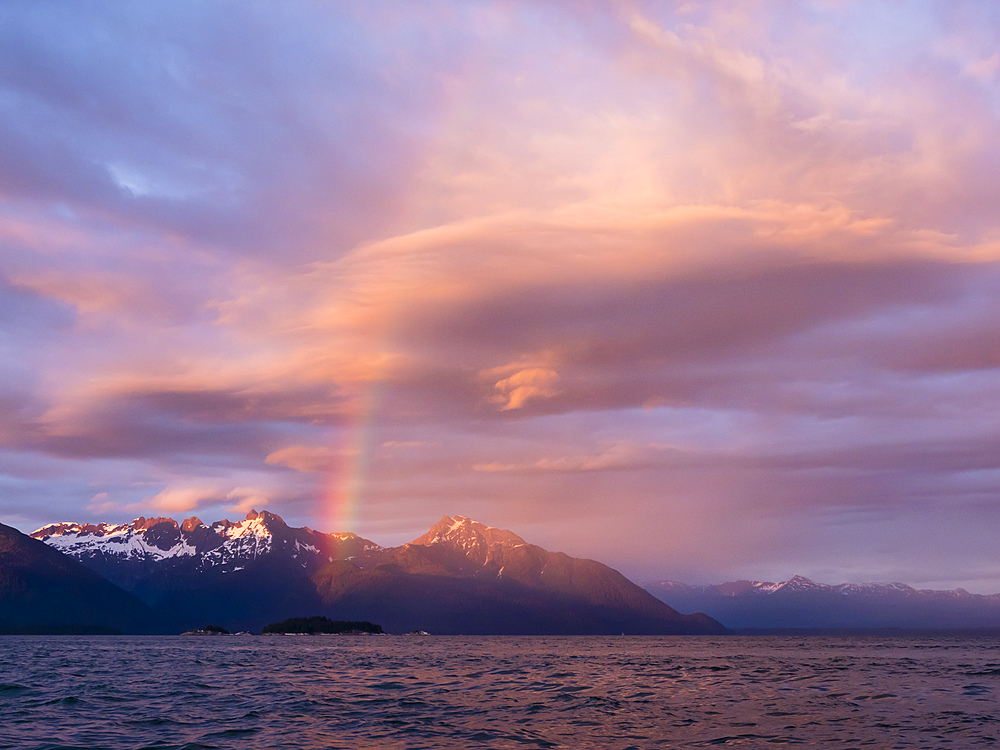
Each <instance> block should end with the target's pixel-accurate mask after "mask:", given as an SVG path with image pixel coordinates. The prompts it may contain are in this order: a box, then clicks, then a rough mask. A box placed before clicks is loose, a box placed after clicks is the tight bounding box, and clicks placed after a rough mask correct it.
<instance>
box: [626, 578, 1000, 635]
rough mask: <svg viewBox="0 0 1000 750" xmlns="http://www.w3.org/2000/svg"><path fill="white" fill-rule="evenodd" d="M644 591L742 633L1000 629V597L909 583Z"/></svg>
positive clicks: (665, 586)
mask: <svg viewBox="0 0 1000 750" xmlns="http://www.w3.org/2000/svg"><path fill="white" fill-rule="evenodd" d="M644 588H645V589H646V590H647V591H649V592H650V593H651V594H653V595H654V596H656V597H657V598H658V599H660V600H661V601H663V602H664V603H666V604H669V605H670V606H671V607H675V608H677V609H679V610H681V611H689V610H691V609H693V610H697V611H699V612H705V613H706V614H708V615H709V616H711V617H714V618H716V619H718V620H719V621H720V622H723V623H725V624H726V626H727V627H730V628H734V629H747V630H750V629H775V628H778V629H805V628H809V629H812V628H826V629H838V628H839V629H874V628H901V629H922V630H925V629H977V628H1000V594H991V595H984V594H970V593H969V592H968V591H964V590H963V589H955V590H951V591H935V590H929V589H915V588H913V587H911V586H907V585H906V584H905V583H888V584H879V583H863V584H851V583H842V584H837V585H830V584H824V583H817V582H815V581H812V580H810V579H808V578H805V577H803V576H794V577H793V578H791V579H789V580H787V581H781V582H777V583H775V582H770V581H732V582H729V583H722V584H716V585H710V586H689V585H686V584H683V583H677V582H676V581H658V582H654V583H648V584H646V585H645V586H644Z"/></svg>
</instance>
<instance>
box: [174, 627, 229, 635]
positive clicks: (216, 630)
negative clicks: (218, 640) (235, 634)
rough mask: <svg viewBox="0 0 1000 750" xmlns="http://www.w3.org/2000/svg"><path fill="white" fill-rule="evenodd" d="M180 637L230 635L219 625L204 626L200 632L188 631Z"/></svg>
mask: <svg viewBox="0 0 1000 750" xmlns="http://www.w3.org/2000/svg"><path fill="white" fill-rule="evenodd" d="M181 635H232V633H230V632H229V631H228V630H226V629H225V628H224V627H222V626H220V625H206V626H205V627H203V628H202V629H201V630H188V631H186V632H184V633H181Z"/></svg>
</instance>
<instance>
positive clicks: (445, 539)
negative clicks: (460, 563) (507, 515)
mask: <svg viewBox="0 0 1000 750" xmlns="http://www.w3.org/2000/svg"><path fill="white" fill-rule="evenodd" d="M410 544H419V545H423V546H431V545H433V544H447V545H449V546H452V547H455V548H457V549H459V550H461V551H462V552H465V553H466V554H468V553H471V552H474V551H476V550H488V549H489V548H490V547H493V546H494V545H500V546H502V547H517V546H520V545H523V544H526V542H525V541H524V540H523V539H522V538H521V537H519V536H518V535H517V534H515V533H514V532H513V531H507V530H506V529H498V528H495V527H493V526H487V525H485V524H482V523H480V522H479V521H474V520H473V519H471V518H467V517H466V516H455V517H454V518H452V517H451V516H445V517H444V518H442V519H441V520H440V521H438V522H437V523H436V524H435V525H434V526H432V527H431V528H430V530H429V531H428V532H427V533H426V534H424V535H423V536H420V537H418V538H417V539H414V540H413V541H412V542H410Z"/></svg>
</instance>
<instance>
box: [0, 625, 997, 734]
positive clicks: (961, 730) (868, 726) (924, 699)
mask: <svg viewBox="0 0 1000 750" xmlns="http://www.w3.org/2000/svg"><path fill="white" fill-rule="evenodd" d="M998 698H1000V640H998V639H996V638H981V639H979V638H966V639H963V638H948V637H926V638H904V637H886V638H879V637H862V638H825V637H824V638H821V637H770V636H755V637H724V638H713V637H663V638H658V637H526V638H522V637H445V636H442V637H435V636H430V637H418V636H381V637H380V636H375V637H363V636H299V637H289V636H285V637H263V636H233V637H191V636H188V637H182V636H178V637H77V638H74V637H61V636H42V637H28V636H2V637H0V748H17V750H41V749H42V748H45V749H47V750H54V749H55V748H75V749H82V748H116V749H117V748H157V750H165V749H168V748H189V749H192V750H193V749H195V748H254V749H258V748H259V749H267V748H296V749H302V748H351V749H352V750H356V749H357V748H518V749H522V748H620V749H624V748H689V747H690V748H697V747H723V748H772V747H782V746H786V745H792V746H799V747H822V748H879V749H884V748H917V747H920V748H949V747H950V748H970V747H979V746H984V747H988V746H998V745H1000V705H998Z"/></svg>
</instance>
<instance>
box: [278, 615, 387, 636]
mask: <svg viewBox="0 0 1000 750" xmlns="http://www.w3.org/2000/svg"><path fill="white" fill-rule="evenodd" d="M264 632H265V633H382V632H383V630H382V626H381V625H376V624H374V623H371V622H365V621H362V622H354V621H350V620H331V619H329V618H327V617H323V616H321V615H316V616H314V617H293V618H291V619H290V620H285V621H283V622H272V623H271V624H270V625H265V626H264Z"/></svg>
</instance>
